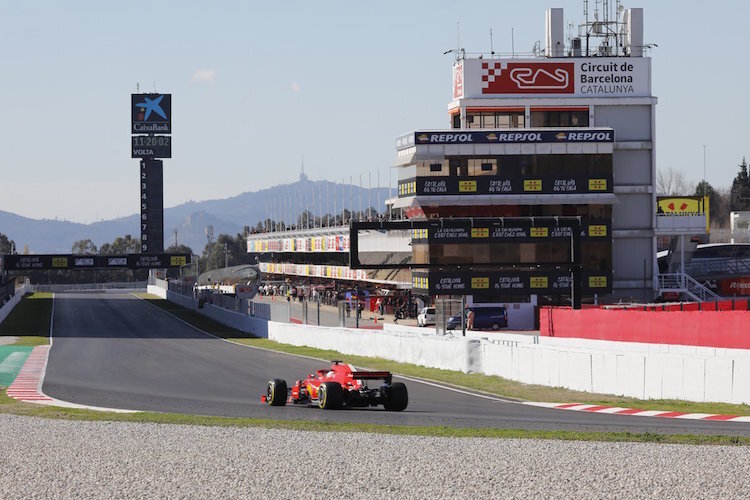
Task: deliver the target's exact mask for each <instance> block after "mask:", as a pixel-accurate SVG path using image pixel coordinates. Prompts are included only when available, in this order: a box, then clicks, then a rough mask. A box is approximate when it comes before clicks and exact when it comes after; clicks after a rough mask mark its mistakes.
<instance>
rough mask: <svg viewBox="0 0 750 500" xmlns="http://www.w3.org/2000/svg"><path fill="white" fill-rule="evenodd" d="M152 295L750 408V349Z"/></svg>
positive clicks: (541, 377) (381, 345) (253, 324)
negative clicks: (312, 313) (322, 322)
mask: <svg viewBox="0 0 750 500" xmlns="http://www.w3.org/2000/svg"><path fill="white" fill-rule="evenodd" d="M154 288H156V287H154ZM149 293H155V294H156V295H159V296H161V297H164V298H166V299H167V300H170V301H173V302H176V303H179V304H180V305H184V306H185V307H188V308H190V309H194V310H196V311H198V312H200V313H201V314H204V315H206V316H209V317H211V318H213V319H215V320H216V321H219V322H221V323H224V324H227V325H230V326H233V327H235V328H238V329H240V330H242V331H245V332H249V333H252V334H254V335H257V336H259V337H267V338H269V339H271V340H274V341H277V342H282V343H286V344H292V345H297V346H308V347H315V348H319V349H332V350H336V351H339V352H341V353H343V354H349V355H359V356H373V357H380V358H383V359H388V360H392V361H398V362H403V363H411V364H415V365H419V366H425V367H431V368H441V369H445V370H453V371H460V372H464V373H484V374H487V375H497V376H501V377H503V378H507V379H510V380H516V381H519V382H523V383H527V384H539V385H545V386H552V387H564V388H567V389H573V390H578V391H584V392H595V393H604V394H616V395H621V396H627V397H634V398H639V399H683V400H689V401H699V402H704V401H713V402H726V403H735V404H739V403H746V404H747V403H750V350H745V349H726V348H716V347H701V346H686V345H667V344H655V343H641V342H617V341H601V340H591V339H581V338H560V337H544V336H538V335H528V334H525V335H524V334H513V333H499V332H492V333H490V332H486V335H485V336H484V337H482V335H483V334H484V333H485V332H482V333H480V332H469V333H471V336H467V337H453V336H448V335H446V336H442V335H436V334H435V330H434V329H431V328H430V329H424V328H416V327H408V326H404V325H392V324H389V323H385V324H384V325H383V330H382V331H381V330H362V329H360V330H357V329H352V328H328V327H318V326H311V325H297V324H291V323H281V322H273V321H266V320H262V319H256V318H252V317H249V316H246V315H243V314H240V313H236V312H232V311H228V310H225V309H221V308H218V307H215V306H212V305H209V304H206V305H204V307H203V308H200V309H199V308H198V306H197V301H195V300H193V299H192V298H190V297H184V296H180V295H178V294H174V293H172V292H167V291H166V290H163V289H162V290H158V289H154V290H152V287H151V286H150V287H149ZM630 312H632V311H630ZM633 325H635V323H630V326H631V327H632V326H633ZM641 326H642V325H638V326H637V327H636V328H640V327H641ZM582 331H585V330H582Z"/></svg>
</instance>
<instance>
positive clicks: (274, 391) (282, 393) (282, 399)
mask: <svg viewBox="0 0 750 500" xmlns="http://www.w3.org/2000/svg"><path fill="white" fill-rule="evenodd" d="M287 392H288V391H287V388H286V381H285V380H283V379H280V378H275V379H272V380H269V381H268V386H267V387H266V403H267V404H269V405H271V406H284V405H285V404H286V398H287Z"/></svg>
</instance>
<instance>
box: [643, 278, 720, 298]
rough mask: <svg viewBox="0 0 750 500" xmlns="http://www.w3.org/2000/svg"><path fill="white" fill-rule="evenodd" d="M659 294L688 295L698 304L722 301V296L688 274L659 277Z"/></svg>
mask: <svg viewBox="0 0 750 500" xmlns="http://www.w3.org/2000/svg"><path fill="white" fill-rule="evenodd" d="M657 278H658V282H659V292H660V293H664V292H676V293H685V294H688V295H689V296H690V297H691V298H692V299H694V300H696V301H698V302H707V301H715V300H722V297H721V296H720V295H717V294H715V293H714V292H713V291H711V290H710V289H708V288H706V287H705V286H703V285H702V284H701V283H700V282H698V281H697V280H695V279H694V278H693V277H692V276H690V275H689V274H687V273H664V274H659V275H658V277H657Z"/></svg>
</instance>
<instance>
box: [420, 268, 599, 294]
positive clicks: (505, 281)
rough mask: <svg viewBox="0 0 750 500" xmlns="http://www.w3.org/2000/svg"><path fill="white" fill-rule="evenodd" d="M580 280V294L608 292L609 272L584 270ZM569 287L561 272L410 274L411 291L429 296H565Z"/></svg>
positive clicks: (568, 278) (566, 273)
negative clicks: (581, 284)
mask: <svg viewBox="0 0 750 500" xmlns="http://www.w3.org/2000/svg"><path fill="white" fill-rule="evenodd" d="M582 280H583V287H582V290H583V293H588V294H593V293H609V292H611V291H612V275H611V273H610V272H607V271H588V270H584V271H583V273H582ZM572 284H573V278H572V275H571V273H570V272H569V271H565V270H533V271H532V270H514V269H510V270H507V271H492V272H481V271H430V272H412V286H413V290H414V292H415V293H420V292H421V293H427V294H429V295H481V294H490V293H492V294H503V295H514V294H519V295H529V294H540V295H558V294H559V295H569V294H570V291H571V287H572Z"/></svg>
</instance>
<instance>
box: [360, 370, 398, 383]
mask: <svg viewBox="0 0 750 500" xmlns="http://www.w3.org/2000/svg"><path fill="white" fill-rule="evenodd" d="M392 377H393V375H391V372H352V378H353V379H354V380H381V379H382V380H385V383H386V384H390V383H391V378H392Z"/></svg>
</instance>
